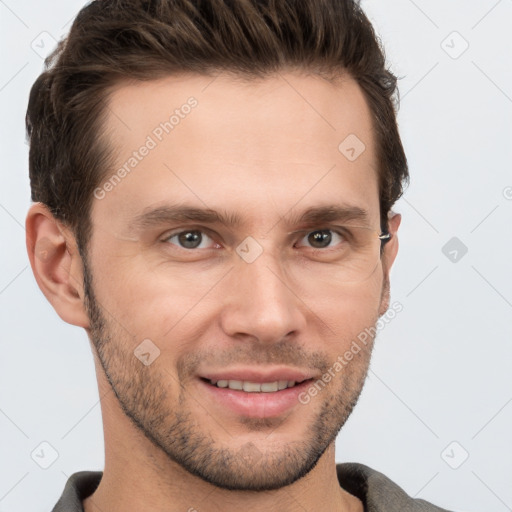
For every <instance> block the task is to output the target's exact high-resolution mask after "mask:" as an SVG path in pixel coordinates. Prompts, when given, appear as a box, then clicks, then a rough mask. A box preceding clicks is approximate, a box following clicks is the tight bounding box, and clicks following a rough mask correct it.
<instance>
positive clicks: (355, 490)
mask: <svg viewBox="0 0 512 512" xmlns="http://www.w3.org/2000/svg"><path fill="white" fill-rule="evenodd" d="M336 471H337V473H338V480H339V482H340V485H341V487H342V488H343V489H345V490H346V491H347V492H349V493H350V494H353V495H354V496H356V497H358V498H359V499H360V500H361V501H362V502H363V504H364V505H365V512H395V511H396V510H407V511H408V512H449V511H448V510H446V509H444V508H440V507H437V506H435V505H433V504H431V503H428V502H427V501H425V500H420V499H413V498H411V497H410V496H409V495H407V494H406V493H405V491H404V490H403V489H402V488H401V487H399V486H398V485H397V484H395V483H394V482H393V481H391V480H390V479H389V478H388V477H387V476H386V475H384V474H382V473H380V472H378V471H376V470H374V469H372V468H370V467H368V466H365V465H364V464H358V463H355V462H347V463H343V464H337V465H336Z"/></svg>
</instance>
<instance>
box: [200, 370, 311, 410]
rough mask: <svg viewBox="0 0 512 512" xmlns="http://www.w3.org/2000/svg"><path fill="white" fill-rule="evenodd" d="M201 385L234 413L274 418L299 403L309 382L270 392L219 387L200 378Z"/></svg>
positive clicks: (216, 400) (222, 405)
mask: <svg viewBox="0 0 512 512" xmlns="http://www.w3.org/2000/svg"><path fill="white" fill-rule="evenodd" d="M199 382H200V384H201V386H202V387H203V388H204V389H205V391H206V392H207V393H208V394H209V396H211V397H212V398H213V399H214V400H215V402H216V403H218V404H220V405H221V407H226V408H228V409H230V410H231V411H233V412H234V413H236V414H238V415H240V416H245V417H246V418H274V417H277V416H280V415H282V414H284V413H285V412H287V411H289V410H290V409H292V408H293V407H294V406H296V405H297V404H299V403H300V402H299V398H298V397H299V395H300V393H301V392H302V391H304V390H305V389H306V388H307V387H308V386H309V384H310V382H311V379H310V380H306V381H304V382H301V383H300V384H297V385H295V386H293V387H292V388H286V389H282V390H281V391H274V392H271V393H265V392H256V393H247V392H245V391H238V390H236V389H230V388H219V387H217V386H214V385H212V384H209V383H208V382H205V381H204V380H202V379H199Z"/></svg>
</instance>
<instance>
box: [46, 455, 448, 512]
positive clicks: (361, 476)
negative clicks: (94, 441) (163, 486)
mask: <svg viewBox="0 0 512 512" xmlns="http://www.w3.org/2000/svg"><path fill="white" fill-rule="evenodd" d="M336 471H337V473H338V480H339V482H340V486H341V487H342V488H343V489H345V490H346V491H347V492H349V493H350V494H353V495H354V496H356V497H358V498H359V499H360V500H361V501H362V502H363V504H364V510H365V512H397V511H400V512H449V511H448V510H446V509H444V508H439V507H436V506H435V505H432V504H431V503H428V502H426V501H424V500H417V499H413V498H411V497H409V496H408V495H407V494H406V493H405V492H404V491H403V489H401V488H400V487H398V485H396V484H395V483H393V482H392V481H391V480H390V479H389V478H387V477H386V476H385V475H383V474H382V473H379V472H378V471H375V470H374V469H371V468H369V467H368V466H365V465H363V464H356V463H353V462H347V463H343V464H337V465H336ZM102 475H103V473H102V472H101V471H80V472H78V473H73V474H72V475H71V476H70V477H69V479H68V481H67V483H66V487H65V488H64V492H63V493H62V496H61V497H60V499H59V501H58V502H57V504H56V505H55V507H54V508H53V510H52V512H83V511H84V509H83V506H82V500H84V499H85V498H87V497H88V496H90V495H91V494H92V493H93V492H94V491H95V490H96V488H97V487H98V484H99V483H100V480H101V477H102Z"/></svg>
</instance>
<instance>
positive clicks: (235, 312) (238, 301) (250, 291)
mask: <svg viewBox="0 0 512 512" xmlns="http://www.w3.org/2000/svg"><path fill="white" fill-rule="evenodd" d="M249 243H251V242H249ZM241 246H242V247H241V249H242V250H243V249H244V246H243V244H241ZM245 249H248V251H247V252H246V253H245V254H246V255H247V254H250V253H251V251H255V250H258V252H259V254H258V255H256V257H255V253H254V252H253V253H252V257H247V258H244V253H243V252H242V253H241V256H240V258H239V260H238V261H237V262H236V264H235V268H234V269H233V271H232V273H231V283H232V286H231V287H230V288H231V292H232V293H231V294H230V295H231V300H230V301H229V302H228V304H227V306H226V308H225V310H224V311H223V315H222V318H223V328H224V330H225V331H226V333H228V334H230V335H232V336H233V335H236V334H238V335H240V334H247V335H250V336H252V337H254V338H257V339H258V340H259V341H262V342H263V341H268V342H276V341H279V340H280V339H282V338H283V337H285V336H287V335H289V334H290V333H292V332H294V331H298V330H301V329H302V328H303V326H304V323H305V322H304V318H303V314H302V311H301V308H300V300H299V299H298V298H297V297H296V295H295V294H294V293H293V289H292V283H291V282H289V279H287V275H286V272H285V271H284V270H283V265H282V262H281V261H280V260H279V255H278V254H277V253H276V252H275V251H270V250H263V248H262V247H261V246H260V249H257V247H256V246H254V245H253V246H252V247H251V246H250V245H249V246H248V247H247V246H246V247H245ZM239 251H240V248H239V250H238V251H237V252H239ZM239 254H240V252H239ZM252 258H254V259H252Z"/></svg>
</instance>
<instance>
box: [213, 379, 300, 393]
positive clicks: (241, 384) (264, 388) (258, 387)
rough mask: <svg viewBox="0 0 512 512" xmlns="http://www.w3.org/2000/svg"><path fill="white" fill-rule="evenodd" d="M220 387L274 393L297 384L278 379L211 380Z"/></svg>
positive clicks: (249, 391) (292, 381)
mask: <svg viewBox="0 0 512 512" xmlns="http://www.w3.org/2000/svg"><path fill="white" fill-rule="evenodd" d="M210 383H211V384H213V385H214V386H217V387H219V388H229V389H234V390H237V391H242V390H243V391H245V392H247V393H274V392H275V391H281V390H283V389H286V388H292V387H293V386H295V381H294V380H276V381H275V382H263V383H259V382H250V381H247V380H243V381H242V380H211V381H210Z"/></svg>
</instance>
